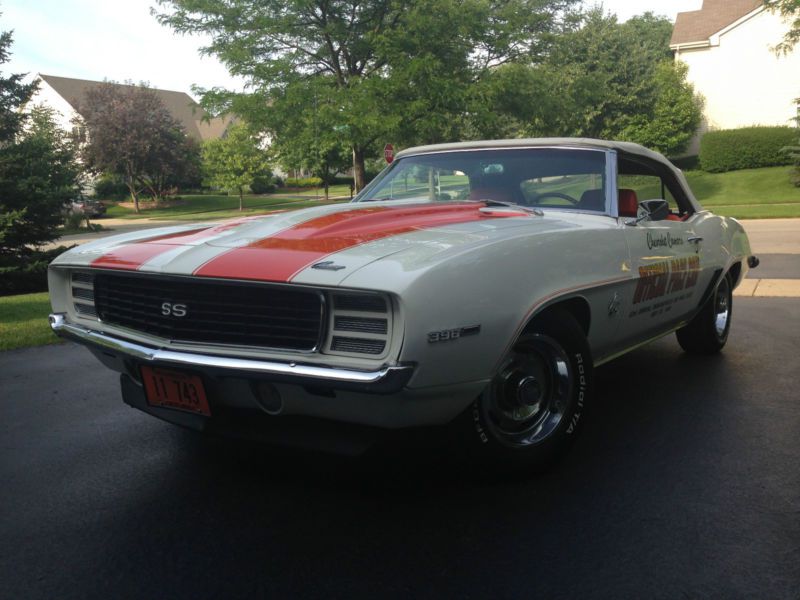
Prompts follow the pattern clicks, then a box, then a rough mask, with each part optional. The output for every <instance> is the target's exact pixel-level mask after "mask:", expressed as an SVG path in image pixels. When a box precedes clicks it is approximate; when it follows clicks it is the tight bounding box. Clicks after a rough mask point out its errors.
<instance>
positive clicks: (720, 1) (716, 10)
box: [670, 0, 764, 46]
mask: <svg viewBox="0 0 800 600" xmlns="http://www.w3.org/2000/svg"><path fill="white" fill-rule="evenodd" d="M762 4H764V3H763V1H762V0H703V8H701V9H700V10H693V11H689V12H682V13H678V18H677V19H675V27H674V28H673V30H672V39H671V40H670V46H676V45H678V44H690V43H692V42H706V41H708V39H709V38H710V37H711V36H712V35H714V34H715V33H717V32H718V31H721V30H723V29H725V28H726V27H727V26H728V25H731V24H733V23H735V22H736V21H738V20H739V19H741V18H742V17H743V16H745V15H746V14H748V13H750V12H752V11H754V10H755V9H757V8H758V7H759V6H761V5H762Z"/></svg>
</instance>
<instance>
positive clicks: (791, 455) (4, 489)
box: [0, 298, 800, 600]
mask: <svg viewBox="0 0 800 600" xmlns="http://www.w3.org/2000/svg"><path fill="white" fill-rule="evenodd" d="M734 307H735V308H734V312H733V315H734V317H733V318H734V323H733V329H732V333H731V336H730V340H729V343H728V345H727V347H726V348H725V351H724V352H723V353H722V354H721V355H719V356H714V357H689V356H687V355H685V354H683V353H682V352H681V351H680V349H679V347H678V345H677V343H676V341H675V339H674V337H673V336H669V337H668V338H664V339H663V340H660V341H658V342H655V343H653V344H651V345H649V346H646V347H643V348H641V349H639V350H637V351H635V352H633V353H631V354H628V355H626V356H624V357H622V358H620V359H618V360H616V361H614V362H612V363H610V364H608V365H605V366H603V367H601V368H599V369H598V371H597V384H598V393H597V395H596V398H595V406H594V411H593V413H592V415H591V418H590V419H589V420H588V421H586V422H585V424H586V427H585V429H584V431H583V432H582V436H581V437H580V438H579V440H578V442H577V444H576V445H575V447H574V448H573V449H572V451H571V452H570V453H569V455H568V456H567V457H566V458H565V459H564V460H563V461H561V462H560V463H559V464H558V465H556V466H555V467H554V468H553V469H551V470H550V471H549V472H547V473H545V474H543V475H538V476H535V477H532V478H529V479H522V480H504V479H497V478H487V477H485V476H480V475H478V474H477V473H475V472H473V470H472V469H471V468H470V466H469V465H465V464H463V462H462V461H463V460H464V459H463V458H462V457H461V456H460V455H459V453H458V451H457V449H450V450H449V451H446V450H447V449H442V451H440V452H437V453H432V452H431V453H427V454H426V453H417V454H413V453H399V455H395V453H392V452H391V451H389V452H385V453H383V454H379V455H377V456H375V457H373V458H372V459H370V460H367V459H358V460H354V459H343V458H336V457H329V456H324V455H319V454H304V453H296V452H288V451H278V450H275V449H273V448H270V447H267V446H258V445H242V444H234V443H232V442H231V443H229V442H227V441H216V442H207V443H206V442H201V441H199V440H198V438H197V437H195V436H194V435H193V434H191V432H185V431H183V430H181V429H178V428H176V427H174V426H171V425H168V424H166V423H163V422H161V421H158V420H156V419H154V418H152V417H149V416H147V415H144V414H142V413H139V412H138V411H136V410H134V409H132V408H129V407H128V406H126V405H125V404H123V403H122V401H121V399H120V395H119V390H118V382H117V378H116V376H115V375H114V374H113V373H112V372H110V371H108V370H106V369H105V368H104V367H102V366H101V365H100V364H99V363H98V362H97V361H96V360H95V359H94V358H93V357H92V356H91V355H90V354H89V352H88V351H87V350H86V349H84V348H82V347H80V346H77V345H74V344H70V343H67V344H62V345H59V346H50V347H44V348H33V349H27V350H18V351H11V352H5V353H2V354H0V409H1V412H0V414H2V419H0V447H1V448H2V452H1V453H0V481H1V482H2V485H0V507H2V510H0V597H2V598H4V599H5V598H8V599H31V600H34V599H52V598H58V599H59V600H66V599H72V598H75V599H87V600H88V599H94V598H97V599H108V598H147V599H150V598H170V599H180V598H190V599H193V600H195V599H205V598H225V599H229V598H248V599H250V598H361V597H363V598H480V599H483V598H531V597H537V598H582V599H583V598H589V599H592V598H611V599H614V600H617V599H620V598H665V599H667V598H669V599H671V598H723V599H728V598H769V599H771V600H772V599H787V600H789V599H791V600H796V599H797V598H798V596H799V594H798V591H800V468H799V467H798V466H799V465H800V436H798V432H800V401H798V394H797V374H798V371H800V358H798V344H797V340H798V339H800V302H798V301H797V300H796V299H789V298H738V299H736V301H735V303H734ZM456 467H458V468H456Z"/></svg>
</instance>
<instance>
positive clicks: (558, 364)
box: [470, 309, 593, 471]
mask: <svg viewBox="0 0 800 600" xmlns="http://www.w3.org/2000/svg"><path fill="white" fill-rule="evenodd" d="M592 375H593V371H592V359H591V355H590V352H589V346H588V344H587V342H586V337H585V335H584V333H583V330H582V329H581V327H580V325H578V323H577V322H576V321H575V319H574V318H573V317H572V315H570V314H569V313H568V312H567V311H565V310H561V309H554V310H551V311H548V313H547V314H546V315H543V316H542V317H540V318H538V319H536V320H535V321H534V322H533V323H532V324H531V326H530V327H528V329H527V330H526V331H525V333H523V334H522V335H521V336H520V337H519V339H518V340H517V341H516V342H515V343H514V345H513V347H512V348H511V350H510V351H509V352H508V353H507V355H506V356H505V357H504V358H503V360H502V362H501V363H500V367H499V369H498V371H497V374H496V375H495V377H494V379H493V380H492V382H491V383H490V384H489V385H488V386H487V388H486V389H485V390H484V392H483V393H482V394H481V395H480V397H479V398H478V399H477V400H476V401H475V403H474V404H473V406H472V409H471V415H470V417H471V426H472V430H473V431H472V442H473V446H474V449H475V451H476V452H477V453H478V454H479V456H480V457H481V458H482V459H488V460H489V462H490V463H491V464H493V465H497V466H499V467H502V468H506V469H512V470H515V471H516V470H520V469H526V470H536V469H539V468H542V467H544V466H546V465H548V464H549V463H551V462H552V461H554V460H555V459H557V458H558V457H559V456H560V455H562V454H563V453H564V452H565V451H566V450H567V449H568V448H569V446H570V445H571V444H572V441H573V440H574V438H575V436H576V434H577V432H578V430H579V428H580V426H581V424H582V422H583V418H584V415H585V412H586V410H587V408H588V405H589V400H590V392H591V388H592Z"/></svg>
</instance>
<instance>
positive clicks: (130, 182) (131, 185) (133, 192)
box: [128, 177, 139, 213]
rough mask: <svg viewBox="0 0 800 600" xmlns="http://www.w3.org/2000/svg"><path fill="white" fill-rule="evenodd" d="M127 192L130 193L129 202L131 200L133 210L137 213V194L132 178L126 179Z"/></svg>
mask: <svg viewBox="0 0 800 600" xmlns="http://www.w3.org/2000/svg"><path fill="white" fill-rule="evenodd" d="M128 191H129V192H130V193H131V200H133V210H134V211H136V212H137V213H138V212H139V194H137V193H136V182H135V181H134V180H133V177H128Z"/></svg>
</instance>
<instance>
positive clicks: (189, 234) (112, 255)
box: [91, 217, 253, 271]
mask: <svg viewBox="0 0 800 600" xmlns="http://www.w3.org/2000/svg"><path fill="white" fill-rule="evenodd" d="M252 219H253V217H247V218H244V219H236V220H235V221H228V222H227V223H222V224H221V225H216V226H214V227H208V226H205V227H200V228H197V229H190V230H188V231H182V232H181V233H169V234H167V235H160V236H157V237H152V238H149V239H146V240H142V241H139V242H132V243H130V244H123V245H122V246H118V247H116V248H113V249H112V250H109V251H108V252H106V253H105V254H103V256H101V257H100V258H98V259H97V260H94V261H92V264H91V266H92V267H97V268H103V269H121V270H125V271H135V270H137V269H139V268H140V267H141V266H142V265H143V264H144V263H146V262H147V261H148V260H150V259H151V258H155V257H156V256H158V255H159V254H161V253H163V252H166V251H167V250H170V249H171V248H174V247H175V245H176V244H192V243H197V242H201V241H203V240H204V239H208V238H210V237H212V236H214V235H217V234H219V233H222V232H224V231H227V230H229V229H233V228H234V227H237V226H238V225H241V224H242V223H246V222H247V221H250V220H252Z"/></svg>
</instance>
